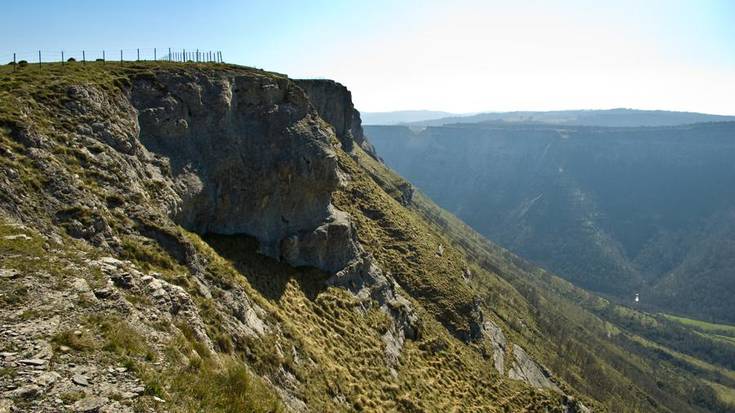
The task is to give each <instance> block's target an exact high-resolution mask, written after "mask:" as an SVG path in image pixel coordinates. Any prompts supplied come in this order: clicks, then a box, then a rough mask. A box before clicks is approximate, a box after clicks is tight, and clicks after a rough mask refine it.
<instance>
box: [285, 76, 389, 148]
mask: <svg viewBox="0 0 735 413" xmlns="http://www.w3.org/2000/svg"><path fill="white" fill-rule="evenodd" d="M295 82H296V84H297V85H299V87H300V88H302V89H303V90H304V91H305V92H306V94H307V95H308V96H309V100H310V101H311V103H312V104H313V105H314V106H315V108H316V110H317V112H318V113H319V116H321V117H322V119H324V120H326V121H327V122H329V123H330V124H331V125H332V126H333V127H334V132H335V133H336V134H337V137H338V138H339V140H340V142H341V143H342V148H343V149H344V150H345V151H346V152H350V151H352V147H353V145H354V144H355V143H356V144H357V145H359V146H360V147H361V148H362V149H363V150H365V152H367V153H368V154H370V155H371V156H372V157H373V158H376V159H377V154H376V152H375V148H374V147H373V145H372V144H370V142H368V140H367V138H366V137H365V134H364V132H363V130H362V120H361V119H360V112H358V111H357V110H355V107H354V105H353V103H352V93H350V91H349V90H348V89H347V88H346V87H344V86H343V85H342V84H340V83H338V82H335V81H333V80H323V79H300V80H296V81H295Z"/></svg>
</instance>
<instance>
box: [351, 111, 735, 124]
mask: <svg viewBox="0 0 735 413" xmlns="http://www.w3.org/2000/svg"><path fill="white" fill-rule="evenodd" d="M408 112H410V111H408ZM417 112H426V113H425V115H426V118H424V119H415V120H406V119H408V117H401V116H400V113H401V112H388V113H381V116H380V117H377V116H376V117H374V118H372V119H371V121H370V122H365V123H366V124H369V125H393V124H407V125H410V126H414V127H427V126H442V125H449V124H454V123H484V122H491V123H495V122H506V123H551V124H556V125H580V126H581V125H588V126H613V127H614V126H627V127H634V126H674V125H685V124H691V123H702V122H724V121H735V116H726V115H712V114H706V113H696V112H675V111H666V110H639V109H626V108H617V109H605V110H555V111H514V112H485V113H478V114H474V115H473V114H461V115H456V114H455V115H450V116H440V115H439V116H431V117H429V116H430V114H440V113H442V112H429V111H417ZM391 114H395V115H394V116H391ZM364 117H365V114H363V118H364ZM395 119H401V120H395ZM381 121H382V122H381Z"/></svg>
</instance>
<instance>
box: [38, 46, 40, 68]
mask: <svg viewBox="0 0 735 413" xmlns="http://www.w3.org/2000/svg"><path fill="white" fill-rule="evenodd" d="M38 68H39V69H40V68H41V51H40V50H39V51H38Z"/></svg>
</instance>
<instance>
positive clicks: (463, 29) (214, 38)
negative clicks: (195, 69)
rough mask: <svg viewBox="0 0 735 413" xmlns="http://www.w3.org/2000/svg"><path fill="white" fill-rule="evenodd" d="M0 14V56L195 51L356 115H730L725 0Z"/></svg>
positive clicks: (86, 7) (730, 37)
mask: <svg viewBox="0 0 735 413" xmlns="http://www.w3.org/2000/svg"><path fill="white" fill-rule="evenodd" d="M297 5H298V6H299V7H296V6H297ZM3 7H4V12H5V16H6V24H5V30H4V33H3V36H2V39H3V40H2V41H0V57H2V58H4V59H8V56H12V53H13V52H21V53H33V52H34V51H36V50H38V49H42V50H52V51H53V50H62V49H65V50H80V49H87V50H97V49H103V48H104V49H107V50H116V49H120V48H126V49H130V48H132V50H135V48H153V47H158V48H162V47H188V48H191V47H199V48H201V49H203V50H211V49H217V50H222V51H223V52H224V58H225V59H226V61H227V62H230V63H237V64H243V65H251V66H256V67H262V68H265V69H268V70H273V71H278V72H281V73H286V74H288V75H289V76H290V77H292V78H313V77H324V78H330V79H334V80H336V81H339V82H340V83H342V84H344V85H345V86H347V87H348V88H349V89H350V90H351V91H352V93H353V98H354V101H355V103H356V106H357V107H358V108H359V109H360V110H362V111H366V112H390V111H396V110H414V109H415V108H417V107H426V108H437V110H442V111H447V112H453V113H467V112H487V111H501V112H505V111H517V110H524V111H526V110H534V111H547V110H562V109H568V108H584V109H606V108H617V107H631V108H637V109H645V110H654V109H657V110H675V111H691V112H703V113H714V114H722V115H735V104H734V103H733V99H732V96H735V50H734V49H733V47H732V45H733V44H735V26H733V25H732V24H731V22H732V21H735V3H732V2H728V1H715V0H711V1H667V2H664V1H650V2H645V3H641V2H634V1H619V2H615V3H608V4H598V5H595V6H594V7H593V6H590V5H589V3H587V2H582V1H577V0H566V1H555V2H549V3H543V4H539V3H533V2H514V3H513V4H503V3H500V2H495V1H490V2H484V1H475V0H458V1H455V2H451V3H445V2H439V1H423V2H401V3H400V4H394V2H389V1H387V0H378V1H376V2H371V3H370V4H365V3H363V2H357V1H345V2H340V3H339V4H333V3H332V2H328V1H315V2H311V3H309V4H308V5H304V4H300V3H299V2H295V1H292V2H289V1H287V2H285V3H283V4H281V5H280V6H275V5H273V4H270V3H268V2H263V1H249V2H239V1H234V0H223V1H212V2H207V3H206V4H201V3H196V2H191V3H190V2H173V1H171V0H167V1H161V2H156V3H149V2H143V1H142V0H133V1H130V2H128V3H126V6H125V7H123V6H119V5H112V4H108V3H103V2H93V1H75V2H71V1H68V0H67V1H38V2H34V3H27V2H26V3H9V4H6V5H4V6H3ZM29 21H33V22H34V24H33V27H34V29H33V30H28V25H27V23H28V22H29ZM151 27H155V28H156V30H151ZM213 27H216V29H217V30H213ZM90 33H95V35H94V36H90ZM120 39H124V40H120Z"/></svg>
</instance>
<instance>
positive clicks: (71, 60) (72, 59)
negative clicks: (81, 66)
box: [66, 57, 77, 63]
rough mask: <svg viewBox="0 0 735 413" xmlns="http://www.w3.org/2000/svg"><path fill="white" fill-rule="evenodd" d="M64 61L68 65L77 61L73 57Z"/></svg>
mask: <svg viewBox="0 0 735 413" xmlns="http://www.w3.org/2000/svg"><path fill="white" fill-rule="evenodd" d="M66 61H67V62H69V63H74V62H76V61H77V59H75V58H73V57H70V58H68V59H66Z"/></svg>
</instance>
